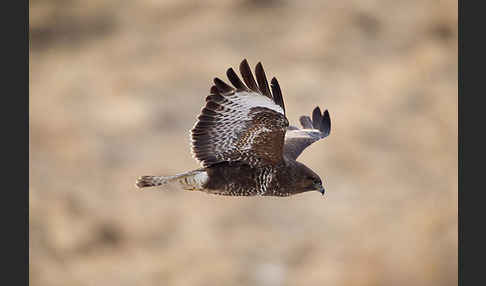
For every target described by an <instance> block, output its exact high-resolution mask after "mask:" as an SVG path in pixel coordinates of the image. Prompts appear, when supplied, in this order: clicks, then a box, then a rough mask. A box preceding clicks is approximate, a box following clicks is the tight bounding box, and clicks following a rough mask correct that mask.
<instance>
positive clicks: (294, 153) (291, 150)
mask: <svg viewBox="0 0 486 286" xmlns="http://www.w3.org/2000/svg"><path fill="white" fill-rule="evenodd" d="M300 124H301V125H302V127H303V128H302V129H301V128H298V127H295V126H290V127H289V129H288V130H287V133H286V134H285V144H284V155H285V156H286V157H287V158H289V159H294V160H295V159H297V157H299V155H300V154H301V153H302V151H304V149H305V148H307V146H309V145H310V144H312V143H314V142H316V141H317V140H320V139H322V138H325V137H327V136H328V135H329V133H331V118H330V117H329V112H328V111H327V109H326V110H325V111H324V114H322V113H321V109H320V108H319V107H316V108H314V111H313V112H312V120H311V118H310V117H309V116H306V115H303V116H301V117H300Z"/></svg>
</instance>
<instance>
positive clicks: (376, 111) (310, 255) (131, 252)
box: [29, 0, 458, 286]
mask: <svg viewBox="0 0 486 286" xmlns="http://www.w3.org/2000/svg"><path fill="white" fill-rule="evenodd" d="M30 37H31V49H30V91H31V92H30V219H29V222H30V282H31V285H36V286H40V285H54V286H55V285H73V286H77V285H80V286H81V285H83V286H84V285H110V286H111V285H177V286H179V285H201V286H202V285H269V286H276V285H419V286H420V285H457V75H458V73H457V69H458V67H457V2H456V1H452V0H447V1H419V0H407V1H386V0H375V1H373V0H352V1H290V0H288V1H284V0H273V1H256V0H253V1H250V0H246V1H243V0H240V1H229V0H228V1H223V0H220V1H216V0H215V1H177V0H171V1H156V0H141V1H115V0H105V1H95V0H84V1H82V0H73V1H61V0H31V3H30ZM243 58H247V59H248V61H249V62H250V65H251V66H252V67H253V66H254V65H255V64H256V63H257V62H258V61H262V63H263V66H264V67H265V69H266V73H267V76H268V77H269V78H271V77H272V76H276V77H277V78H278V79H279V82H280V85H281V87H282V89H283V93H284V99H285V103H286V108H287V117H288V118H289V121H290V122H291V123H293V124H296V123H297V122H298V117H299V116H300V115H302V114H309V113H310V112H311V111H312V109H313V108H314V107H315V106H316V105H318V106H320V107H321V108H324V109H326V108H327V109H329V112H330V114H331V119H332V124H333V126H332V128H333V129H332V132H331V135H330V136H329V137H328V138H326V139H325V140H323V141H320V142H318V143H315V144H313V145H312V146H311V147H309V148H308V149H307V150H306V151H305V152H304V153H303V155H302V156H301V157H300V158H299V159H300V160H299V161H301V162H303V163H305V164H306V165H308V166H309V167H311V168H312V169H313V170H315V171H316V172H317V173H318V174H320V175H321V177H323V179H324V183H325V187H326V190H327V192H326V196H325V197H324V198H323V197H322V196H321V195H320V194H319V193H317V192H311V193H304V194H301V195H296V196H293V197H289V198H271V197H256V198H232V197H219V196H212V195H207V194H204V193H193V192H184V191H179V190H170V191H166V192H155V191H147V192H139V191H137V190H136V189H135V187H134V182H135V179H136V177H137V176H140V175H149V174H158V175H172V174H175V173H178V172H182V171H186V170H191V169H195V168H198V167H199V165H198V163H197V162H196V161H195V160H194V159H193V158H192V157H191V154H190V147H189V130H190V129H191V128H192V126H193V124H194V122H195V120H196V117H197V116H198V113H199V111H200V109H201V108H202V106H203V104H204V97H205V96H206V95H207V94H208V92H209V87H210V86H211V81H212V78H213V77H215V76H219V77H225V71H226V69H227V68H228V67H237V66H238V64H239V63H240V61H241V60H242V59H243Z"/></svg>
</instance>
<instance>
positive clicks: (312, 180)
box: [297, 164, 325, 195]
mask: <svg viewBox="0 0 486 286" xmlns="http://www.w3.org/2000/svg"><path fill="white" fill-rule="evenodd" d="M299 165H300V168H298V169H299V170H300V172H299V173H300V174H299V175H298V177H299V179H298V180H297V182H298V185H299V187H300V189H301V190H302V191H304V192H307V191H318V192H320V193H321V194H322V195H324V193H325V189H324V187H323V186H322V180H321V178H320V177H319V175H317V174H316V173H315V172H314V171H312V170H311V169H309V168H308V167H307V166H305V165H304V164H299Z"/></svg>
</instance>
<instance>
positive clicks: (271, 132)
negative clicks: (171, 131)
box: [191, 59, 289, 167]
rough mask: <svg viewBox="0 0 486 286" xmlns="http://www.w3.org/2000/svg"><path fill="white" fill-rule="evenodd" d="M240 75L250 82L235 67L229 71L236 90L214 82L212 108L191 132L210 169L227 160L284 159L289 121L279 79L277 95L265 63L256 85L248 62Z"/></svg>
mask: <svg viewBox="0 0 486 286" xmlns="http://www.w3.org/2000/svg"><path fill="white" fill-rule="evenodd" d="M240 73H241V75H242V77H243V81H244V82H245V83H243V82H242V81H241V80H240V78H239V77H238V75H237V74H236V73H235V72H234V70H233V69H232V68H229V69H228V70H227V72H226V75H227V76H228V79H229V80H230V82H231V83H232V84H233V86H234V87H232V86H229V85H228V84H226V83H225V82H224V81H222V80H221V79H219V78H215V79H214V84H215V85H214V86H212V87H211V94H210V95H209V96H207V97H206V106H205V107H204V108H203V109H202V111H201V115H199V117H198V121H197V122H196V124H195V126H194V128H193V129H192V130H191V136H192V152H193V154H194V156H195V158H196V159H197V160H199V161H200V162H201V163H202V165H203V166H204V167H208V166H210V165H212V164H215V163H219V162H223V161H230V162H231V161H244V162H246V163H247V164H249V165H252V166H257V165H266V164H278V162H280V161H281V160H282V158H283V144H284V137H285V131H286V129H287V126H288V125H289V123H288V120H287V118H286V117H285V108H284V103H283V99H282V93H281V91H280V86H279V84H278V82H277V80H276V79H275V78H273V79H272V81H271V89H272V92H271V91H270V88H269V86H268V82H267V78H266V75H265V72H264V70H263V66H262V64H261V63H258V64H257V65H256V67H255V75H256V79H257V81H255V79H254V78H253V74H252V72H251V69H250V66H249V65H248V62H247V61H246V59H245V60H243V61H242V62H241V64H240Z"/></svg>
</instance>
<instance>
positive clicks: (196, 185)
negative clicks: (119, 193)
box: [135, 169, 208, 191]
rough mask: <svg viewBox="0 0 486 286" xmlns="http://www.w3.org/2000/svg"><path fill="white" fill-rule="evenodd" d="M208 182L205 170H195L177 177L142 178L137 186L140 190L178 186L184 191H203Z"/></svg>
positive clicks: (138, 180)
mask: <svg viewBox="0 0 486 286" xmlns="http://www.w3.org/2000/svg"><path fill="white" fill-rule="evenodd" d="M207 181H208V174H207V173H206V171H205V170H201V169H199V170H194V171H190V172H186V173H182V174H178V175H175V176H167V177H164V176H141V177H139V178H138V179H137V182H136V183H135V185H136V186H137V187H138V188H140V189H141V188H147V187H157V186H162V187H168V186H170V185H174V184H175V185H176V186H178V187H182V189H184V190H199V191H200V190H203V189H204V185H205V184H206V183H207Z"/></svg>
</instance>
